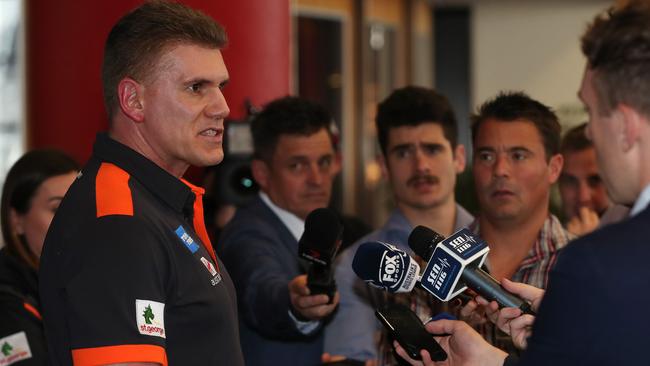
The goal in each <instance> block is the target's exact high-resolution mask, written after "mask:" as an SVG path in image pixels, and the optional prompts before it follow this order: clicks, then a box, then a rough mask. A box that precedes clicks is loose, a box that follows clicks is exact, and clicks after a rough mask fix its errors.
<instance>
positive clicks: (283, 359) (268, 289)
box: [217, 97, 339, 366]
mask: <svg viewBox="0 0 650 366" xmlns="http://www.w3.org/2000/svg"><path fill="white" fill-rule="evenodd" d="M330 123H331V117H330V115H329V113H328V112H327V111H326V110H325V109H324V108H323V107H321V106H319V105H317V104H315V103H312V102H309V101H306V100H304V99H300V98H296V97H285V98H281V99H278V100H276V101H273V102H271V103H270V104H269V105H267V106H266V107H265V109H264V110H263V111H262V112H261V113H260V114H258V115H257V116H256V117H255V118H254V119H253V121H252V122H251V132H252V136H253V148H254V153H253V162H252V164H251V169H252V172H253V177H254V178H255V181H256V182H257V183H258V184H259V186H260V189H261V192H260V194H259V197H257V198H256V199H255V200H254V201H253V202H252V203H251V204H249V205H248V206H246V207H244V208H241V209H239V210H238V211H237V213H236V214H235V217H234V218H233V219H232V221H231V222H230V223H229V224H228V225H227V226H226V228H225V229H224V231H223V233H222V236H221V238H220V240H219V244H218V245H217V251H218V252H219V255H220V256H221V258H222V259H223V261H224V262H225V263H226V265H227V266H228V271H229V272H230V274H231V277H232V280H233V282H234V284H235V287H236V289H237V297H238V306H239V315H240V326H241V328H240V329H241V332H240V333H241V344H242V350H243V353H244V358H245V361H246V364H247V365H289V364H291V365H306V366H307V365H309V366H311V365H317V364H319V363H320V358H321V354H322V351H323V350H322V347H323V346H322V343H323V335H322V333H323V332H322V328H323V323H324V322H325V320H326V318H327V316H328V315H329V314H330V313H331V312H332V311H333V310H334V308H335V307H336V305H337V304H338V298H339V295H338V292H337V293H336V294H335V295H334V298H333V299H330V298H329V297H328V296H327V295H322V294H321V295H310V293H309V289H308V287H307V285H306V283H307V281H306V275H305V273H306V268H305V267H304V265H302V264H301V262H300V261H299V259H298V239H299V238H300V237H301V235H302V232H303V230H304V220H305V218H306V217H307V215H308V214H309V213H310V212H311V211H313V210H314V209H316V208H320V207H326V206H327V205H328V203H329V200H330V195H331V189H332V180H333V178H334V177H335V176H336V174H337V173H338V161H337V158H336V155H335V152H334V146H333V141H332V136H331V133H330V130H329V126H330ZM330 300H332V301H330Z"/></svg>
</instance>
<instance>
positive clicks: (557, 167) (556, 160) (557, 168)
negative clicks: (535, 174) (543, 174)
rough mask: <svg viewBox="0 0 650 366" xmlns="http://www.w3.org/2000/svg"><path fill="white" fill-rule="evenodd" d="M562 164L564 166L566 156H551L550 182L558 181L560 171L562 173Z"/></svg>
mask: <svg viewBox="0 0 650 366" xmlns="http://www.w3.org/2000/svg"><path fill="white" fill-rule="evenodd" d="M562 166H564V157H563V156H562V154H555V155H553V156H551V158H550V159H549V161H548V182H549V183H550V184H553V183H555V182H557V180H558V178H559V177H560V173H562Z"/></svg>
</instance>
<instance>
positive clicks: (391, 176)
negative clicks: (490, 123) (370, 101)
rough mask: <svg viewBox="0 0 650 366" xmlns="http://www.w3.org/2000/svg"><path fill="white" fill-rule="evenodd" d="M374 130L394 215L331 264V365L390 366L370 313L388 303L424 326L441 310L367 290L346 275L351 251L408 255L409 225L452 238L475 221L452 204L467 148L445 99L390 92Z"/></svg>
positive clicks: (419, 91)
mask: <svg viewBox="0 0 650 366" xmlns="http://www.w3.org/2000/svg"><path fill="white" fill-rule="evenodd" d="M376 125H377V135H378V140H379V146H380V148H381V151H382V155H381V157H380V164H381V168H382V173H383V176H384V177H386V178H387V179H388V181H389V182H390V184H391V188H392V191H393V196H394V199H395V205H396V208H395V210H394V211H393V213H392V214H391V216H390V217H389V218H388V221H387V222H386V223H385V224H384V226H383V227H382V228H381V229H379V230H377V231H375V232H373V233H371V234H369V235H367V236H365V237H364V238H362V239H361V240H360V241H359V242H357V243H356V244H355V245H353V246H352V247H350V248H349V249H347V250H346V251H344V252H343V253H342V254H341V255H340V257H339V259H338V260H337V263H336V282H337V285H338V287H339V290H340V291H341V303H340V305H339V309H338V310H337V312H336V314H335V316H334V319H333V321H332V323H331V324H330V325H329V326H328V327H327V329H326V338H325V351H326V352H327V353H328V357H331V359H337V358H339V357H346V358H350V359H356V360H362V361H373V360H377V361H378V364H379V365H388V364H393V363H394V362H395V360H394V358H393V354H392V346H391V343H390V340H389V339H388V337H387V334H385V333H384V332H383V329H382V327H381V325H380V323H379V322H378V321H377V319H376V318H375V315H374V309H375V308H376V307H377V306H378V305H380V304H381V303H383V302H386V301H391V302H400V303H405V304H407V305H409V306H410V307H411V308H412V309H414V310H415V311H416V312H417V313H418V314H419V315H420V317H421V318H422V320H425V319H426V318H429V317H430V316H431V315H432V312H433V311H434V309H439V303H437V302H435V303H434V302H433V299H432V298H431V297H430V296H427V295H424V296H418V294H419V293H418V292H413V293H412V294H400V295H390V296H389V294H387V293H385V292H379V291H377V290H376V289H372V288H370V287H368V286H367V285H365V283H364V282H363V281H361V280H360V279H359V278H358V277H357V276H356V275H355V273H354V272H353V270H352V259H353V257H354V254H355V253H356V251H357V248H358V247H359V246H360V244H362V243H364V242H367V241H382V242H387V243H390V244H393V245H396V246H397V247H399V248H400V249H402V250H404V251H406V252H408V253H409V254H411V255H414V254H413V252H412V250H411V249H410V248H409V246H408V236H409V234H410V233H411V231H412V229H413V228H414V227H415V226H418V225H424V226H427V227H430V228H432V229H434V230H436V231H437V232H439V233H441V234H443V235H450V234H451V233H452V232H454V231H455V230H457V229H459V228H461V227H465V226H467V225H469V224H470V223H471V222H472V220H473V217H472V216H471V215H470V214H469V213H468V212H467V211H466V210H465V209H464V208H463V207H461V206H460V205H458V204H457V203H456V201H455V197H454V186H455V185H456V175H457V174H459V173H461V172H462V171H463V169H464V168H465V147H464V146H463V145H461V144H458V143H457V125H456V118H455V116H454V113H453V110H452V108H451V106H450V104H449V102H448V101H447V98H445V97H444V96H442V95H440V94H438V93H437V92H435V91H434V90H431V89H426V88H421V87H413V86H409V87H405V88H402V89H398V90H395V91H394V92H393V93H392V94H391V95H390V96H388V98H386V100H384V101H383V102H381V103H380V104H379V106H378V108H377V116H376ZM380 332H381V333H380ZM378 335H380V337H381V339H380V340H379V342H378V339H377V338H378ZM330 355H331V356H330Z"/></svg>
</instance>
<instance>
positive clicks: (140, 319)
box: [135, 299, 166, 338]
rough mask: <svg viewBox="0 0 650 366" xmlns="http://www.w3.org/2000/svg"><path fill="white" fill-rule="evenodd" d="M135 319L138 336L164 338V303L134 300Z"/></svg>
mask: <svg viewBox="0 0 650 366" xmlns="http://www.w3.org/2000/svg"><path fill="white" fill-rule="evenodd" d="M135 318H136V321H137V324H138V331H139V332H140V334H145V335H150V336H154V337H161V338H166V336H165V304H164V303H162V302H157V301H151V300H140V299H135Z"/></svg>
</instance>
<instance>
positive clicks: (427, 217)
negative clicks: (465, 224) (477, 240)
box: [397, 195, 456, 236]
mask: <svg viewBox="0 0 650 366" xmlns="http://www.w3.org/2000/svg"><path fill="white" fill-rule="evenodd" d="M397 207H398V208H399V209H400V210H401V211H402V213H403V214H404V216H405V217H406V219H407V220H408V221H409V222H410V223H411V225H413V227H416V226H418V225H423V226H426V227H428V228H431V229H433V230H435V231H437V232H438V233H440V234H442V235H444V236H449V235H451V234H452V233H453V232H454V228H455V227H456V202H455V201H454V197H453V195H452V196H451V198H450V199H448V200H447V201H446V202H444V203H442V204H440V205H437V206H435V207H430V208H415V207H411V206H407V205H404V204H400V203H399V202H398V203H397Z"/></svg>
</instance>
